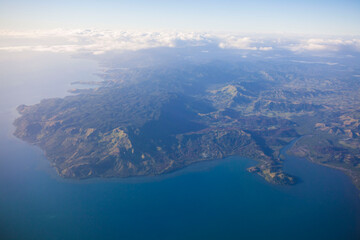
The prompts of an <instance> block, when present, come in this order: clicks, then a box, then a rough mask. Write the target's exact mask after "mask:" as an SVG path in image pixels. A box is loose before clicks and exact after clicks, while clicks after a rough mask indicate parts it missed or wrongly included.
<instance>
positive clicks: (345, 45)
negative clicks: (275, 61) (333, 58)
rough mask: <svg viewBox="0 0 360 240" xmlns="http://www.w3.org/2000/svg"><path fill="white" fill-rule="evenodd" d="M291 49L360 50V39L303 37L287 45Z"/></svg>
mask: <svg viewBox="0 0 360 240" xmlns="http://www.w3.org/2000/svg"><path fill="white" fill-rule="evenodd" d="M287 48H288V49H290V50H291V51H295V52H303V51H332V52H334V51H341V50H350V51H360V39H355V38H354V39H341V38H330V39H324V38H310V39H302V40H300V41H299V42H298V43H295V44H291V45H289V46H288V47H287Z"/></svg>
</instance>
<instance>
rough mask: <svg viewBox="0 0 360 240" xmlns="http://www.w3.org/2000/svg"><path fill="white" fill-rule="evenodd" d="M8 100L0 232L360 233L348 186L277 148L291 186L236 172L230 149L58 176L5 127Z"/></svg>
mask: <svg viewBox="0 0 360 240" xmlns="http://www.w3.org/2000/svg"><path fill="white" fill-rule="evenodd" d="M84 71H87V70H86V69H85V70H84ZM76 80H78V79H76ZM71 81H74V80H73V79H71ZM4 89H5V88H3V89H2V90H4ZM8 89H12V88H8ZM15 90H19V89H18V88H16V89H15ZM4 94H5V95H6V94H11V91H10V92H9V91H6V92H3V95H2V96H5V95H4ZM41 96H42V95H41V94H39V98H40V97H41ZM19 98H20V96H19ZM17 101H18V102H20V103H22V102H27V101H28V99H18V100H17ZM18 102H4V101H2V102H1V103H0V239H22V240H27V239H37V240H42V239H46V240H48V239H105V240H106V239H157V240H158V239H334V240H335V239H336V240H338V239H354V240H355V239H359V238H360V237H359V236H360V200H359V197H358V192H357V191H356V189H355V187H354V186H353V185H352V184H351V182H350V180H349V179H348V178H347V177H346V176H345V175H344V174H342V173H341V172H339V171H336V170H334V169H329V168H325V167H322V166H318V165H314V164H312V163H310V162H308V161H306V160H304V159H298V158H293V157H287V161H286V164H285V168H286V170H287V171H288V172H289V173H292V174H295V175H297V176H299V177H301V179H302V182H301V183H300V184H298V185H296V186H292V187H289V186H274V185H270V184H268V183H266V182H265V181H264V180H263V179H261V178H260V177H258V176H257V175H253V174H250V173H248V172H246V170H245V169H246V168H247V167H249V166H251V165H253V164H255V162H253V161H251V160H248V159H243V158H239V157H231V158H228V159H224V160H217V161H210V162H204V163H198V164H194V165H192V166H190V167H188V168H185V169H182V170H179V171H177V172H175V173H172V174H168V175H164V176H158V177H142V178H129V179H122V180H101V179H97V180H90V181H66V180H62V179H60V178H59V177H57V176H56V175H55V174H54V171H53V170H52V169H51V168H50V166H49V164H48V162H47V160H46V159H45V158H44V156H43V154H42V152H41V151H40V150H39V149H38V148H36V147H34V146H31V145H28V144H26V143H24V142H22V141H20V140H18V139H15V138H14V137H12V135H11V132H12V131H13V127H12V124H11V123H12V121H13V119H14V117H15V116H16V115H15V113H14V106H16V104H18Z"/></svg>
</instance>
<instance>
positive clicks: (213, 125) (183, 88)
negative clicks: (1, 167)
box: [14, 60, 360, 188]
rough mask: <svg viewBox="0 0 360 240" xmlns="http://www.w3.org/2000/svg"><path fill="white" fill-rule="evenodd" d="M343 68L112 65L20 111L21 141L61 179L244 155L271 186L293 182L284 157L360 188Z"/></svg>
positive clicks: (359, 153)
mask: <svg viewBox="0 0 360 240" xmlns="http://www.w3.org/2000/svg"><path fill="white" fill-rule="evenodd" d="M339 68H341V66H336V65H335V66H334V65H321V66H319V64H304V63H301V62H300V63H299V62H290V61H285V60H281V61H267V62H264V61H256V62H244V61H243V60H237V61H225V60H224V61H209V62H204V63H201V64H183V65H181V66H163V65H160V66H151V67H136V66H135V67H133V68H126V69H123V68H121V69H120V68H113V69H111V68H110V69H108V70H106V71H105V72H104V73H103V74H102V78H103V81H102V82H101V84H99V85H97V86H96V88H91V89H86V91H76V90H73V92H74V93H75V94H73V95H71V96H67V97H65V98H53V99H44V100H42V101H41V102H40V103H38V104H35V105H32V106H26V105H21V106H19V107H18V108H17V110H18V112H19V113H20V114H21V116H20V117H19V118H17V119H16V120H15V121H14V125H15V126H16V130H15V132H14V135H15V136H16V137H18V138H20V139H22V140H24V141H26V142H28V143H31V144H34V145H36V146H39V147H40V148H41V149H42V150H43V151H44V152H45V155H46V157H47V158H48V159H49V160H50V161H51V163H52V165H53V166H54V168H55V169H56V171H57V172H58V174H59V175H60V176H62V177H64V178H74V179H84V178H93V177H105V178H109V177H131V176H151V175H158V174H164V173H168V172H172V171H175V170H177V169H180V168H183V167H185V166H188V165H190V164H192V163H195V162H199V161H206V160H212V159H223V158H225V157H228V156H232V155H237V156H242V157H246V158H250V159H253V160H255V161H257V162H258V165H257V166H253V167H251V168H249V169H248V171H249V172H252V173H254V174H258V175H259V176H261V177H263V178H264V179H265V180H266V181H268V182H270V183H274V184H295V183H296V182H297V181H298V179H297V177H296V176H292V175H291V174H289V173H286V172H284V170H283V162H284V159H283V158H282V156H281V155H280V150H281V149H282V148H284V147H285V146H286V145H288V144H289V143H290V142H291V141H293V140H294V139H298V138H299V137H300V136H302V137H301V139H300V140H299V141H297V142H296V143H295V144H294V146H293V147H292V148H291V149H290V150H289V151H288V153H289V154H293V155H296V156H299V157H306V158H307V159H309V160H311V161H313V162H315V163H319V164H323V165H326V166H329V167H334V168H338V169H340V170H341V171H343V172H344V173H346V174H347V175H349V176H350V177H351V179H352V180H353V182H354V184H355V185H356V186H357V187H358V188H360V123H359V119H360V107H359V106H360V98H359V86H360V84H359V81H356V79H354V78H352V77H351V76H352V75H351V74H352V71H347V72H344V71H339Z"/></svg>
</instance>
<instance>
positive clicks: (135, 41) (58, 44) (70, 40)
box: [0, 29, 360, 55]
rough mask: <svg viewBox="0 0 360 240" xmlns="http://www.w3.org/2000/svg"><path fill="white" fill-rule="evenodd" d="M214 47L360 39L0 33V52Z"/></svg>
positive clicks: (299, 47)
mask: <svg viewBox="0 0 360 240" xmlns="http://www.w3.org/2000/svg"><path fill="white" fill-rule="evenodd" d="M207 45H212V46H218V47H219V48H220V49H234V50H240V51H241V50H246V51H271V50H279V49H280V50H289V51H292V52H318V51H332V52H333V51H342V50H348V51H360V38H352V39H344V38H307V37H303V36H292V37H289V36H284V35H276V36H260V35H251V36H249V35H248V36H246V35H238V34H215V33H211V34H210V33H199V32H138V31H101V30H93V29H75V30H63V29H54V30H50V31H26V32H16V31H0V50H2V51H17V52H19V51H39V52H55V53H60V52H68V53H92V54H95V55H98V54H103V53H106V52H109V51H114V50H116V51H124V50H132V51H136V50H140V49H147V48H156V47H170V48H174V47H178V48H180V47H188V46H207Z"/></svg>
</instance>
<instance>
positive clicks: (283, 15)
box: [0, 0, 360, 35]
mask: <svg viewBox="0 0 360 240" xmlns="http://www.w3.org/2000/svg"><path fill="white" fill-rule="evenodd" d="M55 28H61V29H85V28H86V29H87V28H90V29H94V28H95V29H108V30H141V31H148V30H149V31H163V30H174V31H203V32H211V31H213V32H239V33H295V34H328V35H360V0H327V1H325V0H301V1H298V0H296V1H295V0H287V1H284V0H252V1H243V0H239V1H230V0H222V1H213V0H206V1H204V0H198V1H195V0H191V1H189V0H182V1H172V0H167V1H161V0H151V1H150V0H148V1H146V0H131V1H121V0H118V1H116V0H101V1H93V0H78V1H76V0H71V1H69V0H62V1H51V0H47V1H43V0H33V1H31V0H0V30H8V31H24V30H38V29H42V30H44V29H55Z"/></svg>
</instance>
